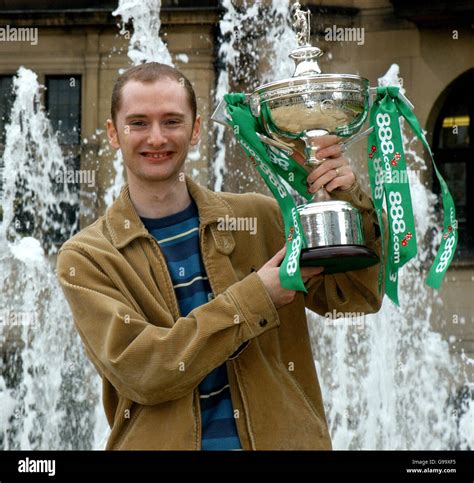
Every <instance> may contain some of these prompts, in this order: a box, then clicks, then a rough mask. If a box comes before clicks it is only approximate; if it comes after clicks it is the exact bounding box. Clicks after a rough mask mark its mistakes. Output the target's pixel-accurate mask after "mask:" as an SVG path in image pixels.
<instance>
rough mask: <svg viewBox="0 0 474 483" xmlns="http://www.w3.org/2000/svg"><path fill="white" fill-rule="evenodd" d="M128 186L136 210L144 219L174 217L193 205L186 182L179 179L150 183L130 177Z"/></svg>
mask: <svg viewBox="0 0 474 483" xmlns="http://www.w3.org/2000/svg"><path fill="white" fill-rule="evenodd" d="M128 186H129V190H130V198H131V200H132V203H133V205H134V207H135V210H136V211H137V213H138V215H139V216H142V217H144V218H163V217H164V216H169V215H174V214H175V213H179V212H180V211H183V210H184V209H185V208H186V207H187V206H189V203H191V196H190V195H189V191H188V188H187V186H186V181H184V179H183V181H181V180H180V179H179V177H176V178H175V179H170V180H166V181H156V182H153V183H149V182H143V181H141V180H139V179H136V178H134V177H133V176H131V177H128Z"/></svg>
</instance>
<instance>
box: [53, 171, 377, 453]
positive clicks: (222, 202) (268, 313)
mask: <svg viewBox="0 0 474 483" xmlns="http://www.w3.org/2000/svg"><path fill="white" fill-rule="evenodd" d="M186 183H187V186H188V190H189V192H190V195H191V197H192V198H193V199H194V200H195V202H196V204H197V207H198V211H199V221H200V227H199V234H200V246H201V254H202V258H203V263H204V266H205V268H206V271H207V275H208V278H209V282H210V284H211V287H212V290H213V294H214V298H213V299H212V300H211V301H209V302H208V303H206V304H204V305H202V306H200V307H198V308H196V309H194V310H193V311H191V312H190V313H189V314H187V315H186V316H181V314H180V313H179V308H178V303H177V300H176V297H175V294H174V290H173V285H172V282H171V278H170V275H169V272H168V270H167V266H166V261H165V258H164V256H163V254H162V252H161V250H160V247H159V245H158V243H157V242H156V240H155V239H154V238H153V236H152V235H151V234H150V233H149V232H148V231H147V229H146V228H145V227H144V225H143V224H142V222H141V220H140V218H139V216H138V214H137V213H136V211H135V209H134V206H133V204H132V202H131V199H130V193H129V190H128V185H127V184H125V185H124V186H123V187H122V191H121V193H120V196H119V197H118V198H117V199H116V200H115V202H114V203H113V204H112V205H111V206H110V207H109V208H108V209H107V211H106V214H105V215H104V216H102V217H101V218H99V219H98V220H97V221H95V222H94V223H93V224H91V225H90V226H88V227H86V228H85V229H83V230H82V231H80V232H79V233H77V234H76V235H74V236H73V237H72V238H71V239H70V240H68V241H67V242H66V243H64V245H63V246H62V247H61V250H60V252H59V256H58V263H57V269H58V278H59V280H60V283H61V286H62V288H63V290H64V294H65V296H66V298H67V300H68V302H69V305H70V307H71V310H72V313H73V317H74V322H75V326H76V328H77V330H78V331H79V334H80V336H81V339H82V341H83V343H84V346H85V349H86V352H87V354H88V356H89V357H90V359H91V361H92V362H93V364H94V366H95V367H96V369H97V371H98V372H99V374H100V375H101V377H102V382H103V403H104V409H105V414H106V416H107V419H108V422H109V424H110V427H111V434H110V437H109V440H108V443H107V446H106V449H144V450H161V449H173V450H198V449H201V421H200V407H199V392H198V384H199V383H200V382H201V381H202V380H203V379H204V377H205V376H206V375H207V374H209V373H210V372H211V371H212V370H213V369H214V368H216V367H217V366H219V365H220V364H222V363H224V362H225V363H226V366H227V373H228V378H229V384H230V392H231V397H232V404H233V407H234V416H235V418H236V423H237V429H238V433H239V436H240V440H241V443H242V447H243V449H249V450H250V449H252V450H277V449H280V450H284V449H305V450H319V449H331V439H330V436H329V432H328V426H327V422H326V417H325V412H324V407H323V403H322V399H321V391H320V387H319V383H318V378H317V374H316V370H315V366H314V360H313V354H312V351H311V345H310V339H309V334H308V327H307V319H306V314H305V307H308V308H309V309H311V310H313V311H315V312H317V313H319V314H322V315H323V314H325V313H327V312H332V311H333V309H335V310H336V311H337V312H339V311H342V312H344V311H348V312H366V313H370V312H374V311H377V310H378V309H379V308H380V305H381V298H382V296H381V295H380V294H379V293H378V289H377V274H378V269H379V266H378V265H377V266H375V267H372V268H368V269H364V270H358V271H353V272H347V273H342V274H335V275H325V276H324V275H318V276H316V277H313V278H312V279H311V280H310V281H309V282H308V283H307V287H308V294H304V293H303V292H298V293H297V295H296V298H295V300H294V301H293V302H292V303H291V304H288V305H286V306H284V307H282V308H280V309H278V310H277V309H276V308H275V306H274V304H273V302H272V300H271V299H270V297H269V295H268V293H267V291H266V289H265V287H264V285H263V283H262V282H261V280H260V277H259V276H258V275H257V273H255V271H256V270H258V269H259V268H260V267H261V266H262V265H263V264H264V263H265V262H267V261H268V260H269V259H270V258H271V257H272V256H273V255H274V254H275V253H276V252H277V251H278V250H279V249H280V248H281V247H282V246H283V245H284V231H283V224H282V218H281V215H280V211H279V208H278V205H277V203H276V201H275V200H274V199H273V198H269V197H267V196H263V195H260V194H255V193H252V194H234V193H215V192H212V191H210V190H208V189H206V188H203V187H201V186H199V185H198V184H196V183H194V182H193V181H192V180H191V179H190V178H189V177H187V178H186ZM334 197H335V198H337V199H341V200H345V201H350V202H351V203H352V204H353V205H355V206H357V207H358V208H359V209H360V210H361V212H362V214H363V220H364V222H363V224H364V232H365V236H366V244H367V246H368V247H369V248H373V249H375V251H376V252H377V253H378V254H380V238H377V239H376V233H377V231H378V230H377V228H376V223H377V222H376V217H375V215H374V210H373V205H372V202H371V200H370V198H368V197H367V195H365V194H364V193H363V192H362V191H361V190H360V188H359V186H358V185H357V184H356V185H355V187H354V188H352V189H350V190H349V191H344V192H338V193H335V194H334ZM226 216H229V217H256V220H257V230H256V234H252V233H251V232H250V231H225V230H223V229H222V226H220V227H219V229H218V228H217V227H218V221H219V220H222V219H223V218H224V219H225V217H226ZM221 225H222V224H221Z"/></svg>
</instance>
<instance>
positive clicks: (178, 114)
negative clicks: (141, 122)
mask: <svg viewBox="0 0 474 483" xmlns="http://www.w3.org/2000/svg"><path fill="white" fill-rule="evenodd" d="M165 116H166V117H179V118H181V119H184V118H185V115H184V114H183V113H181V112H167V113H166V114H165ZM147 117H148V116H147V115H146V114H129V115H128V116H127V117H126V118H125V121H128V120H130V119H143V118H147Z"/></svg>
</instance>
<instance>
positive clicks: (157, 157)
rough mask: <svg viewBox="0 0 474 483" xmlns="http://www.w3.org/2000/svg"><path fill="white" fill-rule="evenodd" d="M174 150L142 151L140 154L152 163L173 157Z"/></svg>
mask: <svg viewBox="0 0 474 483" xmlns="http://www.w3.org/2000/svg"><path fill="white" fill-rule="evenodd" d="M172 155H173V151H142V152H141V153H140V156H142V157H143V158H145V159H146V160H147V161H150V162H151V163H160V162H163V161H166V160H168V159H170V158H171V156H172Z"/></svg>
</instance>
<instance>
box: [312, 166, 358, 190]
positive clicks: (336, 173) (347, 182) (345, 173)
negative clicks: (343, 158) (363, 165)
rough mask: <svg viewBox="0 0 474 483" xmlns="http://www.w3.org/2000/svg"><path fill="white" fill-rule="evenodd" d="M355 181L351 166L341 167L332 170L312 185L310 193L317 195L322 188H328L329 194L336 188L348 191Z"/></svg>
mask: <svg viewBox="0 0 474 483" xmlns="http://www.w3.org/2000/svg"><path fill="white" fill-rule="evenodd" d="M354 181H355V175H354V173H353V172H352V169H351V167H350V166H341V167H340V168H336V169H331V170H329V171H328V172H327V173H325V174H324V175H322V176H321V177H320V178H318V179H317V180H316V181H315V182H314V183H313V184H312V185H310V186H309V187H308V191H309V192H310V193H316V191H318V190H319V189H320V188H321V187H322V186H325V187H326V190H327V191H328V192H331V191H332V190H334V189H335V188H339V187H340V188H342V189H346V188H347V187H348V186H351V185H352V183H353V182H354Z"/></svg>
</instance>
